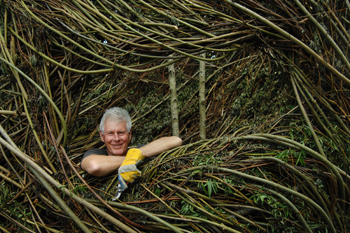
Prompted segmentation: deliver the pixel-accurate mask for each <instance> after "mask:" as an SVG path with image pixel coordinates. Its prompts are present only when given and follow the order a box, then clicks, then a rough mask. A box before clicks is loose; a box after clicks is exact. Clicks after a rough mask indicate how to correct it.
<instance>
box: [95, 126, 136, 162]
mask: <svg viewBox="0 0 350 233" xmlns="http://www.w3.org/2000/svg"><path fill="white" fill-rule="evenodd" d="M104 127H105V128H104V133H103V134H102V132H101V131H100V137H101V141H102V142H104V143H105V145H106V148H107V152H108V155H125V154H126V151H127V148H128V145H129V142H130V140H131V132H130V133H128V130H127V128H126V122H125V121H119V122H116V121H113V120H108V119H107V120H106V121H105V126H104Z"/></svg>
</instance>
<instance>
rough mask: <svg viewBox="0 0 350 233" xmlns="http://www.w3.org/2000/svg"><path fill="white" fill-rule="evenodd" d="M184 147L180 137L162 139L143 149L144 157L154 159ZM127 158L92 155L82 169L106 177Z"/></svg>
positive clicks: (83, 163)
mask: <svg viewBox="0 0 350 233" xmlns="http://www.w3.org/2000/svg"><path fill="white" fill-rule="evenodd" d="M181 145H182V140H181V138H179V137H176V136H172V137H162V138H159V139H157V140H155V141H153V142H151V143H149V144H147V145H145V146H143V147H141V148H139V149H140V150H141V152H142V155H143V156H145V157H152V156H155V155H158V154H160V153H162V152H164V151H166V150H169V149H172V148H174V147H178V146H181ZM124 159H125V156H117V155H90V156H88V157H86V158H85V159H83V161H82V162H81V168H82V169H83V170H85V171H86V172H88V173H89V174H91V175H93V176H106V175H108V174H110V173H112V172H114V171H116V170H117V169H118V168H119V167H120V165H121V164H122V163H123V161H124Z"/></svg>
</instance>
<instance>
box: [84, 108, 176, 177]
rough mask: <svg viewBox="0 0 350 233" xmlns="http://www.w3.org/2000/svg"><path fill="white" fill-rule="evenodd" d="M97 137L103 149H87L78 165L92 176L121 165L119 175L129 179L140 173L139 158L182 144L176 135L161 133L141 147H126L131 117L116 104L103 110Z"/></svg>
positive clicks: (140, 159) (103, 173) (114, 169)
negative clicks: (164, 135) (157, 137)
mask: <svg viewBox="0 0 350 233" xmlns="http://www.w3.org/2000/svg"><path fill="white" fill-rule="evenodd" d="M100 137H101V141H102V142H104V144H105V146H106V149H105V150H103V149H91V150H88V151H87V152H86V153H85V154H84V156H83V158H82V162H81V168H82V169H83V170H85V171H87V172H88V173H89V174H91V175H94V176H105V175H108V174H110V173H112V172H114V171H116V170H117V169H118V168H120V169H119V171H118V172H119V175H122V177H123V178H124V180H126V181H127V182H130V183H131V182H132V181H133V180H134V179H135V178H137V177H138V176H140V175H141V172H140V171H139V170H137V168H136V165H137V163H138V162H140V161H142V160H143V159H144V158H145V157H151V156H155V155H158V154H160V153H162V152H164V151H166V150H169V149H171V148H174V147H177V146H180V145H181V144H182V140H181V139H180V138H179V137H176V136H172V137H162V138H159V139H157V140H155V141H153V142H151V143H149V144H147V145H145V146H142V147H140V148H137V149H130V150H128V145H129V143H130V141H131V118H130V116H129V114H128V112H127V111H126V110H124V109H122V108H118V107H114V108H110V109H108V110H106V112H105V113H104V115H103V117H102V119H101V123H100Z"/></svg>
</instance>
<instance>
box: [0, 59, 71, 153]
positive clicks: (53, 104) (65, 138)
mask: <svg viewBox="0 0 350 233" xmlns="http://www.w3.org/2000/svg"><path fill="white" fill-rule="evenodd" d="M0 60H2V61H4V62H5V63H6V64H7V65H9V66H11V67H12V68H13V69H15V70H16V71H17V72H18V73H20V74H21V75H22V76H23V77H24V78H26V79H27V80H28V81H29V82H30V83H31V84H33V85H34V86H35V87H36V88H37V89H38V90H39V91H40V92H41V94H42V95H43V96H44V97H45V98H46V99H47V100H48V101H49V102H50V104H51V105H52V107H53V108H54V109H55V111H56V113H57V115H58V116H59V118H60V119H61V124H62V129H63V132H64V140H63V146H66V144H67V134H68V132H67V124H66V121H65V119H64V117H63V116H62V113H61V111H60V110H59V109H58V107H57V106H56V104H55V102H53V100H52V99H51V98H50V97H49V96H48V94H46V92H45V91H44V90H43V89H42V88H41V87H40V86H39V85H38V84H37V83H36V82H34V81H33V80H32V79H31V78H29V76H27V75H26V74H25V73H24V72H22V71H21V70H20V69H18V68H17V67H16V66H14V65H12V64H11V63H10V62H8V61H6V60H5V59H3V58H2V57H0Z"/></svg>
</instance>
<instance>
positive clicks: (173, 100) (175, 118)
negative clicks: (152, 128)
mask: <svg viewBox="0 0 350 233" xmlns="http://www.w3.org/2000/svg"><path fill="white" fill-rule="evenodd" d="M169 61H172V59H170V60H169ZM168 69H169V87H170V92H171V95H170V106H171V122H172V129H173V136H179V134H180V131H179V114H178V111H177V93H176V78H175V65H174V63H173V64H171V65H169V66H168Z"/></svg>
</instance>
